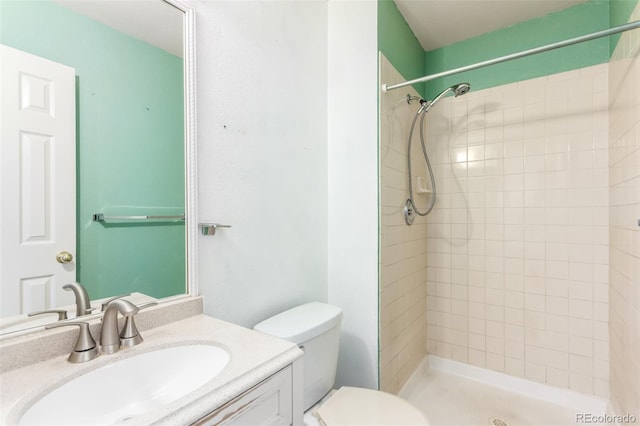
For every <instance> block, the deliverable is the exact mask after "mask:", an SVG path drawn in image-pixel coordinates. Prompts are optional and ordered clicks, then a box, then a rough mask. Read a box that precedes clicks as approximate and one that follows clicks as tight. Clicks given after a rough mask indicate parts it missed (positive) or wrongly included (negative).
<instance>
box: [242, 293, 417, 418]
mask: <svg viewBox="0 0 640 426" xmlns="http://www.w3.org/2000/svg"><path fill="white" fill-rule="evenodd" d="M341 322H342V310H341V309H340V308H338V307H337V306H332V305H328V304H325V303H319V302H311V303H307V304H304V305H300V306H296V307H295V308H292V309H289V310H288V311H285V312H281V313H279V314H277V315H275V316H273V317H271V318H268V319H266V320H264V321H262V322H260V323H259V324H256V325H255V326H254V327H253V328H254V330H256V331H259V332H262V333H265V334H269V335H271V336H275V337H279V338H282V339H286V340H289V341H292V342H294V343H296V344H297V345H298V346H300V348H301V349H302V350H303V351H304V373H303V374H304V376H303V377H304V392H303V400H304V402H303V404H304V410H305V411H307V410H309V409H310V408H311V407H313V409H312V410H310V411H313V412H314V417H316V418H318V419H319V420H320V421H319V424H321V425H326V426H355V425H368V426H405V425H406V426H428V425H429V423H428V421H427V419H426V418H425V416H424V415H423V414H422V413H421V412H420V410H418V409H417V408H415V407H414V406H412V405H411V404H409V403H408V402H407V401H405V400H403V399H401V398H399V397H397V396H395V395H392V394H389V393H386V392H381V391H378V390H372V389H365V388H357V387H349V386H343V387H341V388H340V389H338V390H337V391H334V392H333V393H332V394H331V396H330V397H328V398H326V399H324V400H323V398H324V397H325V396H326V395H327V394H328V393H329V392H330V391H331V390H332V389H333V386H334V384H335V378H336V368H337V366H338V349H339V344H340V325H341ZM321 400H323V401H322V402H321V403H320V404H318V402H319V401H321Z"/></svg>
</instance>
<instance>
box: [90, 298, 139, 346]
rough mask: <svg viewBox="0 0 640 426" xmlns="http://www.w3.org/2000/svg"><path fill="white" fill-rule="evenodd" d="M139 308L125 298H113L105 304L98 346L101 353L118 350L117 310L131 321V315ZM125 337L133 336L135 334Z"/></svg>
mask: <svg viewBox="0 0 640 426" xmlns="http://www.w3.org/2000/svg"><path fill="white" fill-rule="evenodd" d="M139 310H140V309H138V307H137V306H136V305H134V304H133V303H131V302H129V301H128V300H125V299H115V300H112V301H111V302H109V303H108V304H107V308H106V309H105V310H104V315H103V317H102V333H101V334H100V346H101V347H102V353H103V354H106V355H108V354H113V353H116V352H118V350H120V345H121V341H120V332H119V331H118V312H120V313H121V314H122V315H124V316H125V317H126V318H127V320H129V318H131V321H132V320H133V316H134V315H135V314H137V313H138V311H139ZM132 324H133V323H132ZM134 328H135V327H134ZM136 333H137V329H136ZM138 336H139V334H138ZM126 337H127V338H134V337H136V336H126ZM141 341H142V337H140V340H139V342H141ZM139 342H138V343H139ZM135 344H137V343H135ZM128 346H133V345H128Z"/></svg>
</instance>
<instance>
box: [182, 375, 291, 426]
mask: <svg viewBox="0 0 640 426" xmlns="http://www.w3.org/2000/svg"><path fill="white" fill-rule="evenodd" d="M292 409H293V407H292V373H291V366H287V367H286V368H284V369H282V370H280V371H279V372H277V373H276V374H274V375H273V376H271V377H269V378H267V379H265V380H263V381H262V382H260V383H258V384H257V385H255V386H254V387H252V388H251V389H249V390H248V391H246V392H244V393H243V394H241V395H240V396H238V397H236V398H234V399H232V400H231V401H229V402H227V403H226V404H224V405H223V406H221V407H219V408H217V409H216V410H215V411H212V412H211V413H209V414H207V415H206V416H204V417H203V418H201V419H200V420H198V421H197V422H195V423H194V425H195V426H267V425H268V426H280V425H291V424H292V423H293V413H292Z"/></svg>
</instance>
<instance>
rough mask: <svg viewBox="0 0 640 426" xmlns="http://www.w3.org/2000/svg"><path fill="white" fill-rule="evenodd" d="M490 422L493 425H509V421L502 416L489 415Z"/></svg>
mask: <svg viewBox="0 0 640 426" xmlns="http://www.w3.org/2000/svg"><path fill="white" fill-rule="evenodd" d="M489 424H490V425H492V426H509V422H508V421H506V420H504V419H501V418H500V417H489Z"/></svg>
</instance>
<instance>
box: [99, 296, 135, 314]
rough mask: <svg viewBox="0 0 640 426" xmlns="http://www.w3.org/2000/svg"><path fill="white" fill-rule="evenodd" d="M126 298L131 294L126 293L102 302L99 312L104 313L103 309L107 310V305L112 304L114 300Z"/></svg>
mask: <svg viewBox="0 0 640 426" xmlns="http://www.w3.org/2000/svg"><path fill="white" fill-rule="evenodd" d="M127 296H131V293H127V294H121V295H120V296H114V297H112V298H110V299H107V300H105V301H104V302H102V306H101V308H100V312H104V310H105V309H107V305H108V304H109V302H112V301H114V300H116V299H120V298H123V297H127Z"/></svg>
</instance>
